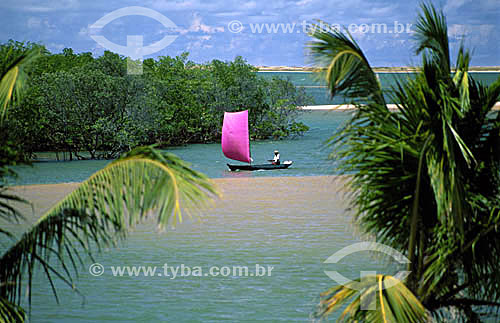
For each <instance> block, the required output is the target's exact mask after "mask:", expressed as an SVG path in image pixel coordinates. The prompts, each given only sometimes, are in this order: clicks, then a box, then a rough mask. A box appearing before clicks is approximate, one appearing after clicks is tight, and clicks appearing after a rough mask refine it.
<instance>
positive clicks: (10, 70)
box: [0, 49, 39, 124]
mask: <svg viewBox="0 0 500 323" xmlns="http://www.w3.org/2000/svg"><path fill="white" fill-rule="evenodd" d="M11 52H13V50H11V51H9V53H7V58H5V59H10V60H12V62H11V63H10V65H8V66H7V68H6V70H5V71H0V73H1V74H0V124H2V123H3V120H4V118H5V114H6V113H7V106H8V104H9V102H11V100H12V98H13V97H14V98H16V97H18V96H19V95H20V93H21V90H22V88H23V86H24V83H25V78H26V75H25V72H24V69H25V68H26V66H28V65H29V64H30V63H31V62H32V61H33V60H34V59H36V58H37V57H38V56H39V51H38V50H36V49H32V50H28V51H26V52H25V53H23V54H21V55H18V56H13V55H14V54H12V53H11ZM9 56H13V57H9Z"/></svg>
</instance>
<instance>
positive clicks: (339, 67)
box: [309, 26, 385, 106]
mask: <svg viewBox="0 0 500 323" xmlns="http://www.w3.org/2000/svg"><path fill="white" fill-rule="evenodd" d="M311 36H312V37H313V38H315V40H314V41H313V42H310V43H309V51H310V53H311V55H312V58H313V60H314V61H315V62H316V65H317V66H319V67H320V69H321V70H320V71H321V72H320V75H321V78H324V79H325V80H326V83H327V85H328V89H329V91H330V94H331V96H332V97H333V96H334V95H336V94H337V93H341V94H343V95H344V97H346V98H349V99H351V100H357V102H363V103H367V102H375V103H378V104H381V105H384V106H385V100H384V97H383V95H382V90H381V87H380V83H379V81H378V79H377V77H376V75H375V73H374V72H373V70H372V68H371V66H370V64H369V62H368V60H367V59H366V57H365V55H364V54H363V51H362V50H361V48H360V47H359V45H358V44H357V43H356V41H355V40H354V39H353V38H352V36H351V34H350V33H349V32H348V31H347V30H346V35H344V34H343V33H342V32H341V31H339V30H336V29H333V30H328V31H325V30H323V29H322V28H321V27H320V26H315V27H313V29H312V34H311ZM358 100H359V101H358Z"/></svg>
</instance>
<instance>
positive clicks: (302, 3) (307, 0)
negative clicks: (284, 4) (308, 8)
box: [295, 0, 313, 7]
mask: <svg viewBox="0 0 500 323" xmlns="http://www.w3.org/2000/svg"><path fill="white" fill-rule="evenodd" d="M311 2H313V0H300V1H297V2H296V3H295V4H296V5H297V6H301V7H302V6H305V5H308V4H310V3H311Z"/></svg>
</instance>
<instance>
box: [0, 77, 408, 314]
mask: <svg viewBox="0 0 500 323" xmlns="http://www.w3.org/2000/svg"><path fill="white" fill-rule="evenodd" d="M297 74H298V73H297ZM350 113H351V112H341V111H328V112H323V111H312V112H303V113H302V114H301V116H300V119H301V121H303V122H304V123H306V124H307V125H308V126H309V127H310V128H311V130H310V131H309V132H307V133H306V134H305V135H304V136H303V137H300V138H296V139H287V140H282V141H261V142H252V144H251V149H252V156H253V158H254V160H255V161H256V162H261V161H265V160H267V159H269V158H271V156H272V152H273V150H274V149H279V150H280V153H281V157H282V159H283V160H287V159H290V160H293V161H294V164H293V166H292V167H291V168H290V169H288V170H281V171H262V172H239V173H232V172H229V171H227V167H226V166H225V163H226V162H229V160H227V159H226V158H225V157H224V156H223V155H222V152H221V149H220V145H219V144H207V145H189V146H186V147H178V148H172V149H170V151H172V152H174V153H175V154H177V155H179V156H180V157H182V158H183V159H185V160H187V161H189V162H190V163H192V164H193V167H194V168H195V169H197V170H200V171H202V172H204V173H206V174H207V175H208V176H210V177H213V178H223V181H225V184H224V185H223V190H224V192H223V199H222V200H220V201H218V202H217V204H216V206H215V208H214V209H212V210H210V211H208V212H207V213H206V214H205V215H204V216H203V218H202V221H201V222H195V221H191V222H188V223H183V224H182V225H180V226H178V227H177V228H176V229H175V230H170V229H169V230H167V232H164V233H158V232H157V230H156V229H155V227H154V225H153V224H145V225H142V226H140V227H139V228H137V229H136V230H134V232H132V233H131V235H130V236H129V238H128V239H127V240H126V242H125V243H123V244H121V245H120V247H119V248H116V249H109V250H105V251H104V252H103V253H101V254H99V255H97V256H96V259H95V261H96V262H98V263H100V264H102V265H103V266H104V268H105V273H104V274H103V275H102V276H100V277H94V276H92V275H90V273H89V272H88V270H87V268H88V265H90V264H91V263H92V261H90V260H87V261H86V265H85V267H84V268H82V269H81V272H80V276H79V278H78V280H77V281H76V284H77V287H78V290H79V292H80V293H81V295H83V296H80V295H78V294H77V293H75V292H73V291H71V290H70V289H69V288H67V287H66V286H64V285H63V284H61V283H60V282H56V285H57V286H58V287H59V288H58V292H59V299H60V304H59V305H57V304H56V302H55V300H54V297H53V296H52V292H51V288H50V284H49V282H48V281H47V280H46V279H45V278H44V277H42V276H40V275H38V276H37V277H36V279H35V280H34V283H33V298H32V309H31V318H32V322H201V321H203V322H216V321H228V322H259V321H260V322H278V321H283V322H303V321H307V320H309V316H310V314H311V312H312V311H313V310H314V308H315V305H316V304H317V303H318V301H319V293H320V292H322V291H325V290H326V289H328V288H329V287H332V286H334V285H336V282H334V281H332V280H331V279H330V278H329V277H327V276H326V275H325V273H324V271H326V270H328V271H338V272H339V273H341V274H342V275H344V276H346V277H348V278H350V279H354V278H358V277H359V276H360V271H370V270H372V271H377V272H383V273H386V274H394V273H395V272H396V271H397V270H396V269H398V268H399V267H397V266H396V264H394V263H382V262H379V261H375V260H374V259H373V258H370V257H368V256H367V254H365V253H364V252H358V253H357V254H353V255H350V256H348V257H346V258H345V259H343V260H342V261H341V262H339V263H337V264H324V263H323V262H324V261H325V260H326V258H328V257H329V256H330V255H332V254H333V253H335V252H337V251H339V250H340V249H341V248H343V247H345V246H348V245H350V244H352V243H355V242H358V241H360V238H359V235H358V234H356V232H357V229H356V227H354V226H353V224H352V218H351V215H350V214H349V213H348V212H346V211H345V207H346V205H345V203H344V202H345V201H344V198H343V196H342V195H340V194H336V193H335V190H336V187H337V186H336V184H335V183H334V182H333V180H332V178H331V177H327V176H324V175H329V174H331V166H332V163H333V162H334V161H330V160H328V159H327V157H328V153H329V150H328V149H326V148H325V147H324V142H325V140H326V139H327V138H328V137H329V136H331V135H332V133H333V132H334V130H335V129H336V128H337V127H338V126H339V125H341V124H342V123H343V122H344V121H345V120H346V119H347V118H348V117H349V115H350ZM107 163H108V161H74V162H43V163H35V164H34V166H33V167H18V168H17V171H18V173H19V176H20V177H19V179H18V180H17V184H40V183H63V182H78V181H82V180H84V179H86V178H87V177H88V176H90V175H91V174H92V173H93V172H95V171H97V170H99V169H101V168H102V167H104V166H105V165H106V164H107ZM303 176H306V177H303ZM316 176H319V177H316ZM252 177H256V178H255V179H252V182H250V181H249V178H252ZM263 177H264V178H263ZM265 177H274V178H265ZM259 181H264V182H259ZM256 182H257V184H256ZM259 183H260V184H259ZM2 246H3V245H2ZM165 263H167V264H168V265H170V266H180V265H181V264H184V265H186V266H190V267H194V266H200V267H201V268H203V271H204V272H206V271H207V270H208V268H209V267H210V266H219V267H221V266H242V265H243V266H248V267H249V268H253V267H254V266H255V265H256V264H259V265H262V266H272V267H274V269H273V271H272V275H271V276H265V277H233V276H229V277H221V276H218V277H192V276H189V277H177V278H176V279H169V278H167V277H164V276H158V275H156V276H153V277H145V276H143V275H142V276H137V277H128V276H123V277H114V276H113V275H112V274H111V272H110V266H157V267H158V268H162V266H163V265H164V264H165ZM399 269H401V268H399ZM337 317H338V314H334V315H332V319H336V318H337Z"/></svg>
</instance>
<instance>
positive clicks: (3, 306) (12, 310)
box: [0, 298, 26, 322]
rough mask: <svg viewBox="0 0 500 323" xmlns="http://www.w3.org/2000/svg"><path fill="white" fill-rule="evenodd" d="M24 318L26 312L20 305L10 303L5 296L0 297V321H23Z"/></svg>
mask: <svg viewBox="0 0 500 323" xmlns="http://www.w3.org/2000/svg"><path fill="white" fill-rule="evenodd" d="M25 319H26V313H25V312H24V310H23V309H22V307H20V306H17V305H14V304H12V303H11V302H9V301H8V300H6V299H5V298H0V321H1V322H24V321H25Z"/></svg>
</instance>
